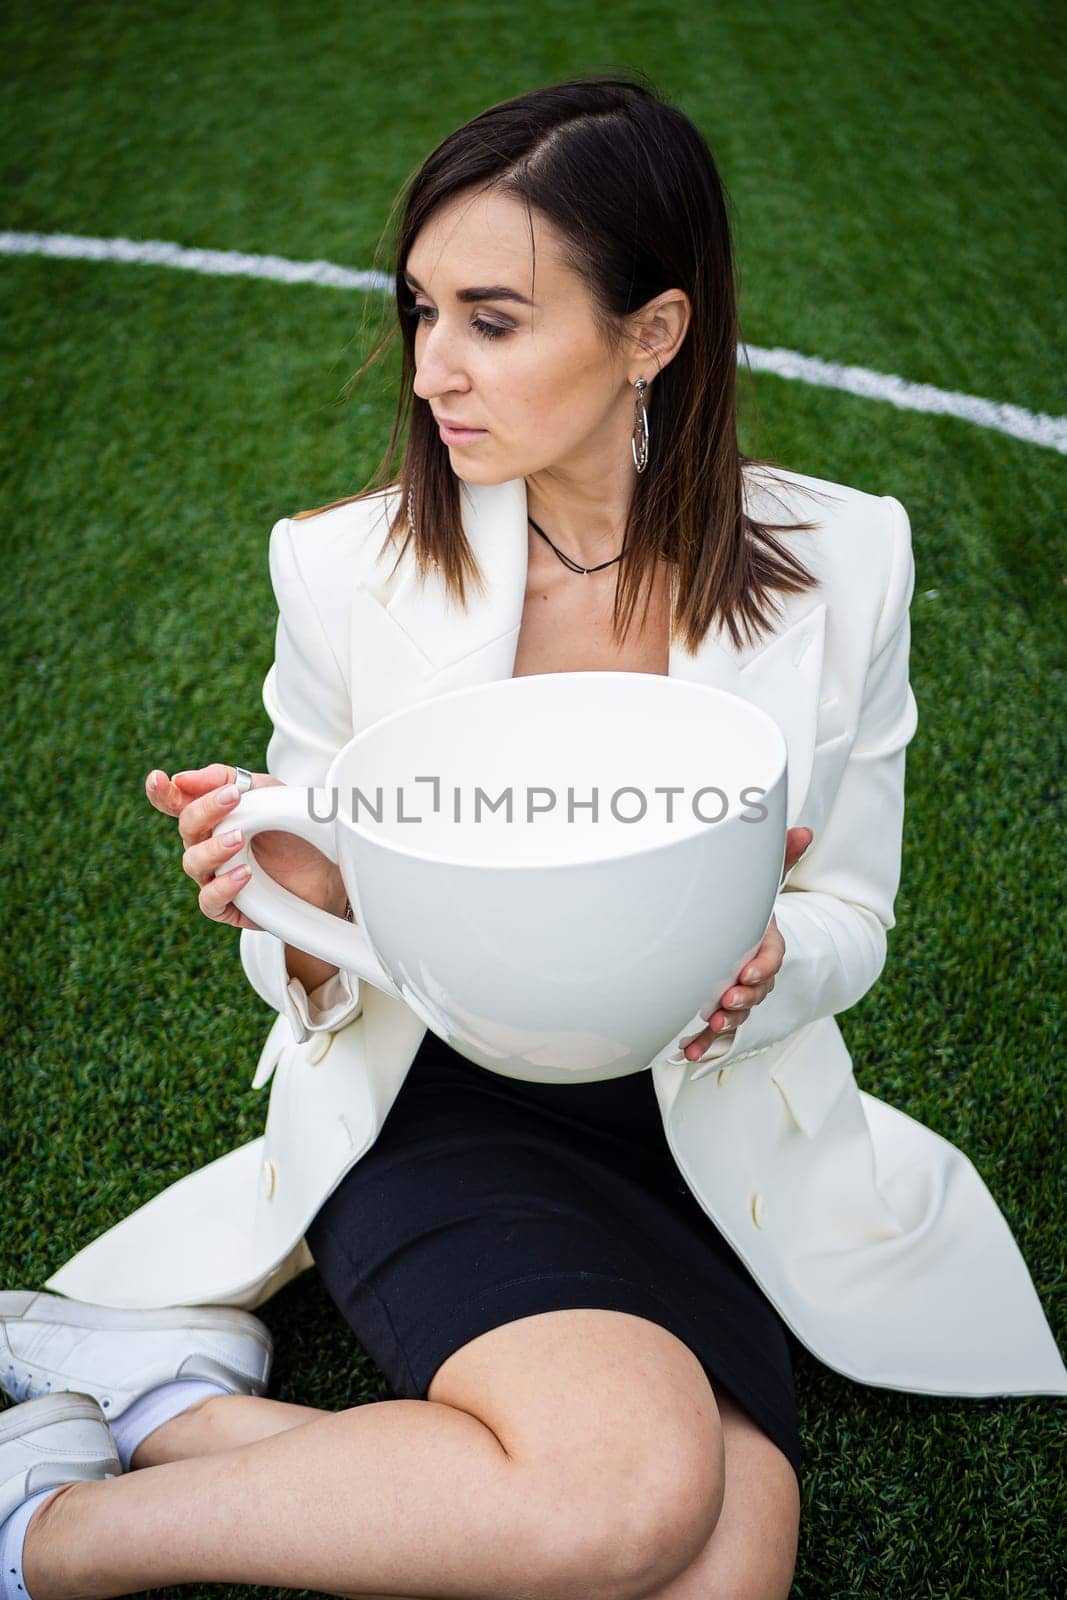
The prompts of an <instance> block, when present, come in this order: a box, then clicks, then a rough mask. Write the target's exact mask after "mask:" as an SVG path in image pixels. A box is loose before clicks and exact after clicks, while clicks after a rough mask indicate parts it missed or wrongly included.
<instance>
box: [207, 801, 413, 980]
mask: <svg viewBox="0 0 1067 1600" xmlns="http://www.w3.org/2000/svg"><path fill="white" fill-rule="evenodd" d="M332 802H333V796H332V795H331V791H330V790H329V789H316V788H312V787H310V786H309V787H307V788H293V787H291V786H290V785H288V784H271V785H269V786H267V787H266V788H263V789H250V790H249V791H248V793H247V794H244V795H242V796H241V798H240V800H239V801H238V802H237V804H236V806H235V807H234V808H233V810H232V811H230V812H228V813H227V814H226V816H225V817H223V818H222V820H221V821H220V822H219V823H218V824H217V825H216V827H215V828H214V829H213V830H212V837H214V835H215V834H219V833H230V832H232V831H233V830H234V829H237V828H239V829H240V830H241V832H242V833H243V834H244V842H243V843H242V845H241V848H240V850H238V851H237V852H236V854H235V855H233V856H231V857H230V858H229V860H227V861H225V862H223V863H222V865H221V866H219V867H218V868H217V869H216V872H215V876H216V877H218V876H219V875H220V874H221V873H223V872H232V871H233V869H234V867H237V866H246V867H248V869H249V870H250V872H251V874H252V876H251V878H250V879H249V880H248V882H247V883H246V884H245V886H244V888H243V889H241V890H240V891H239V892H238V893H237V894H236V895H234V899H233V903H234V905H235V906H236V907H237V909H238V910H239V911H243V912H244V914H245V916H246V917H250V918H251V920H252V921H253V922H258V924H259V926H260V927H261V928H263V929H265V930H266V931H267V932H268V933H273V934H275V935H276V937H277V938H279V939H282V940H284V941H285V943H286V944H290V945H292V946H293V947H294V949H297V950H306V951H307V952H308V954H309V955H313V956H318V958H319V960H320V961H329V962H332V964H333V965H334V966H336V967H340V968H342V969H343V970H344V971H345V972H351V973H354V974H355V976H356V977H357V978H362V979H365V980H366V981H367V983H370V984H373V985H374V987H375V988H376V989H382V990H384V991H385V993H386V994H388V995H392V996H393V997H394V999H397V1000H402V999H403V998H404V997H403V995H402V994H401V992H400V990H399V989H398V988H397V986H396V984H395V983H394V982H393V980H392V978H390V976H389V974H388V973H387V972H386V970H385V968H384V967H383V966H382V964H381V962H380V961H379V960H378V957H377V956H376V955H375V954H374V951H373V950H372V949H371V947H370V943H369V941H368V939H367V935H366V934H365V933H364V931H363V929H362V928H360V927H359V926H358V925H357V924H356V923H354V922H346V921H345V919H344V918H343V917H335V916H334V915H333V914H332V913H331V912H329V911H323V910H321V909H320V908H319V907H318V906H313V905H309V904H308V902H307V901H306V900H301V898H300V896H299V895H296V894H293V893H292V891H291V890H289V889H286V888H284V887H283V886H282V884H280V883H279V882H278V881H277V879H275V878H272V877H271V875H270V873H269V872H266V871H264V869H263V867H262V865H261V864H260V862H259V861H258V860H257V859H256V857H255V855H254V854H253V853H252V847H251V841H252V840H253V839H254V838H255V836H256V834H257V833H265V832H268V831H270V830H278V831H280V832H283V833H295V834H296V835H297V837H298V838H300V839H305V840H306V841H307V843H308V844H312V845H314V846H315V849H316V850H321V851H322V853H323V855H325V856H328V857H329V859H330V860H331V861H332V862H333V864H334V866H337V865H338V861H337V845H336V836H335V832H334V824H333V822H332V821H330V822H327V821H325V820H324V819H325V818H326V817H327V816H329V815H330V814H331V809H332Z"/></svg>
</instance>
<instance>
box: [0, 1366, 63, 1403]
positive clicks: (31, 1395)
mask: <svg viewBox="0 0 1067 1600" xmlns="http://www.w3.org/2000/svg"><path fill="white" fill-rule="evenodd" d="M3 1388H4V1389H5V1390H6V1392H7V1393H8V1394H9V1395H10V1396H11V1398H12V1400H14V1401H15V1402H16V1403H18V1404H21V1403H22V1401H23V1400H36V1399H38V1397H39V1396H40V1395H42V1394H51V1392H52V1380H51V1378H44V1379H42V1380H41V1381H40V1382H39V1383H34V1381H33V1373H32V1372H27V1374H26V1376H25V1377H24V1378H20V1377H19V1375H18V1373H17V1372H16V1371H15V1369H14V1367H13V1366H12V1365H11V1364H10V1362H9V1363H8V1365H7V1368H6V1370H5V1372H4V1377H3Z"/></svg>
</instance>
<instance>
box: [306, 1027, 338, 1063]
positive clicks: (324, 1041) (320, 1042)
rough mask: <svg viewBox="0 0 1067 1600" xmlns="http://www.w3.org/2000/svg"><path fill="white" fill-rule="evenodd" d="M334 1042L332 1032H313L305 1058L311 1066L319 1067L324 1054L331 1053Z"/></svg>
mask: <svg viewBox="0 0 1067 1600" xmlns="http://www.w3.org/2000/svg"><path fill="white" fill-rule="evenodd" d="M332 1044H333V1034H332V1033H313V1034H312V1035H311V1038H310V1039H309V1040H308V1042H307V1045H306V1047H305V1050H304V1060H305V1061H306V1062H307V1063H308V1065H309V1066H311V1067H317V1066H318V1064H319V1062H320V1061H321V1060H322V1059H323V1057H324V1056H326V1055H328V1054H329V1050H330V1046H331V1045H332Z"/></svg>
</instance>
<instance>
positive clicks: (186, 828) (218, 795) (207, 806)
mask: <svg viewBox="0 0 1067 1600" xmlns="http://www.w3.org/2000/svg"><path fill="white" fill-rule="evenodd" d="M225 770H226V769H225V768H223V771H225ZM240 798H241V797H240V795H239V794H238V793H237V785H236V784H235V783H233V782H231V781H227V782H225V783H223V785H222V787H221V788H219V789H212V790H211V791H210V793H208V794H205V795H201V797H200V798H199V799H198V800H190V801H189V803H188V804H187V805H186V807H185V810H184V811H183V812H182V814H181V816H180V817H179V818H178V832H179V833H180V834H181V836H182V842H183V843H184V844H187V845H190V844H202V843H203V841H204V840H205V839H206V838H207V837H208V835H209V834H211V833H213V832H214V830H215V829H216V828H217V827H218V825H219V822H220V821H221V820H222V818H223V817H224V816H226V814H227V813H228V812H230V811H232V810H233V809H234V807H235V806H236V805H237V802H238V800H239V799H240Z"/></svg>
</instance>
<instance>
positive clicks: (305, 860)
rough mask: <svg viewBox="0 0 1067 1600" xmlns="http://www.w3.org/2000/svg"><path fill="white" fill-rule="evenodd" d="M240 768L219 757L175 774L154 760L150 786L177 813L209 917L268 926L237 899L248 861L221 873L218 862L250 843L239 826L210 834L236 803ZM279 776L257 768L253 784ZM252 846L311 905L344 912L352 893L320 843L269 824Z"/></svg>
mask: <svg viewBox="0 0 1067 1600" xmlns="http://www.w3.org/2000/svg"><path fill="white" fill-rule="evenodd" d="M236 776H237V775H236V773H235V771H234V769H233V767H229V766H224V765H222V763H220V762H215V763H214V764H213V765H212V766H209V767H197V768H196V769H195V770H192V771H187V772H176V773H175V774H174V776H173V778H168V777H167V774H166V773H165V772H162V771H160V769H159V768H158V767H156V768H153V770H152V771H151V772H150V773H149V774H148V777H147V778H146V779H145V794H146V795H147V796H148V798H149V800H150V801H151V803H152V805H154V806H155V808H156V810H157V811H162V812H165V813H166V815H167V816H168V817H177V819H178V832H179V833H180V835H181V838H182V843H183V844H184V846H185V853H184V854H183V856H182V869H183V871H184V872H186V873H187V874H188V876H189V877H190V878H192V879H194V880H195V882H197V883H198V884H199V885H200V895H199V905H200V909H201V911H202V912H203V913H204V915H205V917H207V918H209V919H210V921H212V922H225V923H228V924H229V926H230V927H232V928H252V929H253V930H255V931H256V932H257V933H258V932H262V929H261V928H260V926H259V923H258V922H253V921H252V920H251V919H250V918H249V917H246V916H245V915H244V913H243V912H242V911H239V910H238V909H237V907H236V906H235V905H234V903H233V897H234V895H235V894H237V893H238V892H239V891H240V890H241V889H243V888H244V886H245V884H246V883H247V882H248V870H247V868H244V867H240V868H236V869H235V870H234V871H231V872H224V873H222V874H221V875H220V876H218V877H216V875H215V874H216V869H217V868H218V867H219V866H220V865H221V864H222V863H223V862H224V861H228V860H229V859H230V857H231V856H233V855H235V854H236V852H237V851H238V850H239V849H240V848H241V846H242V844H243V843H244V835H243V834H242V833H240V832H237V833H233V834H220V835H219V836H218V837H217V838H216V837H212V830H213V829H214V828H215V827H217V825H218V823H219V821H220V820H221V819H222V818H223V817H225V816H226V814H227V812H229V811H232V810H234V808H235V807H236V805H237V801H238V798H239V796H238V794H237V790H236V788H235V787H234V785H235V782H236ZM279 782H280V780H279V779H278V778H273V777H271V775H270V774H269V773H267V772H255V773H253V774H252V787H253V789H265V788H270V787H273V786H277V785H278V784H279ZM253 849H254V851H255V856H256V860H257V861H258V862H260V863H261V864H262V866H263V869H264V871H266V872H269V873H270V875H271V877H272V878H275V879H276V880H277V881H278V883H280V884H281V885H282V887H283V888H285V889H289V890H291V891H292V893H293V894H295V895H299V897H300V899H301V900H306V901H308V902H309V904H311V905H316V906H319V907H320V908H321V909H323V910H325V911H332V912H334V913H335V914H336V915H338V916H343V915H344V907H345V899H346V896H345V888H344V883H343V882H342V879H341V874H340V872H339V871H338V869H337V868H336V867H335V866H334V864H333V862H332V861H330V860H329V859H328V857H326V856H324V855H323V854H322V852H321V851H319V850H316V849H315V847H314V845H310V844H307V843H306V842H305V841H304V840H303V839H298V838H297V837H296V835H295V834H292V833H283V832H282V831H281V830H280V829H268V830H266V831H265V832H263V833H257V834H256V837H255V844H254V846H253Z"/></svg>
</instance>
